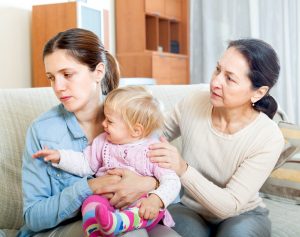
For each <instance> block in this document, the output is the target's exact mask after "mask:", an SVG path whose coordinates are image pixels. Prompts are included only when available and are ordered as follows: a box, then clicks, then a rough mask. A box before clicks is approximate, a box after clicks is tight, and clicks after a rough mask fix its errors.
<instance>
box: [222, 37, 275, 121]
mask: <svg viewBox="0 0 300 237" xmlns="http://www.w3.org/2000/svg"><path fill="white" fill-rule="evenodd" d="M230 47H234V48H235V49H237V50H238V51H239V52H240V53H241V54H242V55H243V56H244V57H245V58H246V59H247V61H248V65H249V68H250V71H249V75H248V76H249V78H250V80H251V82H252V86H253V88H254V89H258V88H260V87H261V86H268V87H269V90H270V89H271V88H272V87H273V86H274V85H275V84H276V82H277V80H278V76H279V72H280V65H279V60H278V57H277V54H276V52H275V50H274V49H273V48H272V47H271V46H270V45H269V44H267V43H266V42H264V41H262V40H258V39H240V40H234V41H230V42H229V44H228V48H230ZM253 107H254V109H255V110H257V111H261V112H264V113H265V114H266V115H268V116H269V117H270V118H271V119H272V118H273V117H274V115H275V113H276V111H277V107H278V106H277V103H276V101H275V99H274V98H273V97H272V96H271V95H270V94H269V91H268V93H267V94H266V95H265V96H264V97H263V98H261V99H260V100H259V101H257V102H256V103H255V104H254V105H253Z"/></svg>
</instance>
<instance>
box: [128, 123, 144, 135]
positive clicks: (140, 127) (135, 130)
mask: <svg viewBox="0 0 300 237" xmlns="http://www.w3.org/2000/svg"><path fill="white" fill-rule="evenodd" d="M143 133H144V127H143V125H141V124H140V123H137V124H136V125H134V126H133V131H132V133H131V136H132V137H135V138H138V137H139V138H141V137H142V136H143Z"/></svg>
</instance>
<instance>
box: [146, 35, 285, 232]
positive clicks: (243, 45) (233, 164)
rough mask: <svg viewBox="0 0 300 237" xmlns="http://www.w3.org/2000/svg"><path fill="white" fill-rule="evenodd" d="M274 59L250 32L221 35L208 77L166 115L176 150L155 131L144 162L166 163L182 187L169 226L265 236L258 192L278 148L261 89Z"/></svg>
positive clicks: (267, 227) (272, 108)
mask: <svg viewBox="0 0 300 237" xmlns="http://www.w3.org/2000/svg"><path fill="white" fill-rule="evenodd" d="M279 71H280V66H279V62H278V58H277V55H276V53H275V51H274V50H273V49H272V47H271V46H270V45H268V44H267V43H265V42H263V41H261V40H256V39H242V40H236V41H232V42H230V43H229V46H228V48H227V50H226V51H225V53H224V54H223V56H222V57H221V58H220V60H219V61H218V62H217V66H216V69H215V71H214V73H213V75H212V79H211V82H210V92H198V93H196V94H194V95H191V96H189V97H187V98H185V99H184V100H183V101H182V102H180V103H179V104H178V105H177V106H176V108H175V109H174V111H173V113H172V114H171V115H170V117H169V119H168V120H167V122H166V134H165V135H166V137H167V138H168V139H169V140H172V139H174V138H176V137H178V136H179V135H181V137H182V142H183V150H182V156H181V155H180V154H179V153H178V152H177V150H176V148H175V147H173V146H171V145H170V144H169V143H168V142H167V141H165V140H164V139H163V138H162V141H163V142H162V143H158V144H154V145H152V146H151V147H150V149H151V151H150V153H149V157H150V160H151V161H152V162H158V163H160V166H161V167H165V168H171V169H173V170H174V171H176V173H177V174H178V176H180V179H181V183H182V185H183V187H184V194H183V197H182V199H181V203H179V204H174V205H171V206H170V208H169V210H170V212H171V214H172V216H173V218H174V220H175V223H176V226H175V230H176V231H177V232H178V233H179V234H180V235H182V236H187V237H193V236H197V237H199V236H201V237H208V236H214V237H228V236H230V237H235V236H236V237H239V236H243V237H246V236H249V237H250V236H256V237H267V236H270V233H271V223H270V220H269V219H268V210H267V209H266V207H265V205H264V203H263V202H262V199H261V198H260V197H259V195H258V191H259V189H260V187H261V186H262V185H263V183H264V182H265V180H266V179H267V177H268V176H269V174H270V173H271V171H272V169H273V167H274V166H275V164H276V162H277V159H278V157H279V155H280V152H281V150H282V148H283V144H284V140H283V136H282V134H281V132H280V130H279V128H278V126H277V124H276V123H274V122H273V121H272V120H271V118H272V117H273V115H274V114H275V112H276V110H277V104H276V101H275V100H274V99H273V98H272V97H271V95H270V94H269V91H270V89H271V88H272V87H273V86H274V84H275V83H276V81H277V79H278V75H279Z"/></svg>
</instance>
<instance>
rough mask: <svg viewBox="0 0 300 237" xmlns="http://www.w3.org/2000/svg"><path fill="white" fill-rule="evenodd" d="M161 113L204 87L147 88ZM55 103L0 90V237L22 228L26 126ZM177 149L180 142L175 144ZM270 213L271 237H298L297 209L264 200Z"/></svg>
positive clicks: (48, 93) (33, 92)
mask: <svg viewBox="0 0 300 237" xmlns="http://www.w3.org/2000/svg"><path fill="white" fill-rule="evenodd" d="M149 88H150V89H151V90H152V91H153V94H154V95H155V96H156V97H158V98H159V99H160V100H161V101H162V102H163V104H164V105H165V109H166V110H169V109H171V108H172V106H173V105H174V104H175V103H176V102H177V101H179V100H180V99H181V98H182V97H183V96H185V95H187V94H189V93H191V91H194V90H197V89H205V88H207V85H185V86H156V85H154V86H149ZM57 103H58V101H57V100H56V98H55V95H54V94H53V92H52V89H51V88H38V89H37V88H35V89H32V88H31V89H1V90H0V236H16V233H17V230H18V229H19V228H20V227H21V226H22V225H23V218H22V189H21V166H22V160H21V157H22V152H23V147H24V137H25V132H26V129H27V128H28V126H29V124H30V122H31V121H32V120H33V119H34V118H36V117H37V116H38V115H39V114H41V113H42V112H44V111H46V110H48V109H49V108H50V107H52V106H53V105H55V104H57ZM177 144H178V146H179V147H180V140H177ZM266 204H267V205H268V207H269V208H270V210H271V215H270V216H271V219H272V222H273V234H272V236H273V237H285V236H288V237H298V236H300V225H299V224H298V218H297V217H299V213H300V207H299V206H296V205H292V204H287V203H283V202H278V201H272V200H266Z"/></svg>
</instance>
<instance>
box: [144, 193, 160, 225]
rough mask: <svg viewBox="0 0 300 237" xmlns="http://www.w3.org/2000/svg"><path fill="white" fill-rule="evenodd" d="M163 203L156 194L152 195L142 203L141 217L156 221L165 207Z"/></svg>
mask: <svg viewBox="0 0 300 237" xmlns="http://www.w3.org/2000/svg"><path fill="white" fill-rule="evenodd" d="M163 205H164V204H163V202H162V201H161V199H160V198H159V197H158V196H157V195H156V194H150V196H149V197H147V198H144V199H143V200H141V201H140V203H139V204H138V206H139V207H140V210H139V215H140V217H141V218H144V219H146V220H148V219H154V218H156V217H157V216H158V213H159V210H160V209H161V208H162V207H163Z"/></svg>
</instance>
